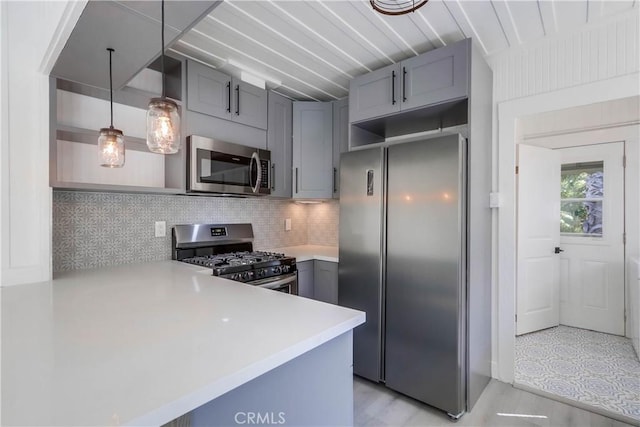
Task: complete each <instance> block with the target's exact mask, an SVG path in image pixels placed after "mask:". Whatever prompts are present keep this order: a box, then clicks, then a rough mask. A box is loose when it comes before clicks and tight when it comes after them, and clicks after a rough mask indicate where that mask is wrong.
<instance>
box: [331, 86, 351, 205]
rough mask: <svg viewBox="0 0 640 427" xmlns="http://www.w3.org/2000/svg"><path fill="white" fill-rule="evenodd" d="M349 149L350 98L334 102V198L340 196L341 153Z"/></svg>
mask: <svg viewBox="0 0 640 427" xmlns="http://www.w3.org/2000/svg"><path fill="white" fill-rule="evenodd" d="M347 151H349V98H343V99H341V100H339V101H334V102H333V198H334V199H339V198H340V154H342V153H346V152H347Z"/></svg>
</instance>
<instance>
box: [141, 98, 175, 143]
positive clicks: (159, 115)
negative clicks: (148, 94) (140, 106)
mask: <svg viewBox="0 0 640 427" xmlns="http://www.w3.org/2000/svg"><path fill="white" fill-rule="evenodd" d="M147 147H149V150H150V151H151V152H153V153H160V154H174V153H177V152H178V150H180V115H179V114H178V104H176V103H175V102H173V101H172V100H170V99H166V98H152V99H151V102H149V109H148V110H147Z"/></svg>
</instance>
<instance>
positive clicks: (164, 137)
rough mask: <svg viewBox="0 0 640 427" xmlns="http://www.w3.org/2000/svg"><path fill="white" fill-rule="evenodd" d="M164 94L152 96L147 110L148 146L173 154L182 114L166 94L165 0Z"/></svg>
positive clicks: (177, 142)
mask: <svg viewBox="0 0 640 427" xmlns="http://www.w3.org/2000/svg"><path fill="white" fill-rule="evenodd" d="M161 28H162V29H161V42H162V50H161V54H160V55H161V56H160V60H161V65H160V67H161V73H162V96H161V97H160V98H151V101H150V102H149V109H148V110H147V147H149V150H150V151H151V152H153V153H159V154H173V153H177V152H178V150H179V149H180V116H179V115H178V104H176V103H175V102H174V101H172V100H171V99H167V97H166V96H165V75H164V0H162V27H161Z"/></svg>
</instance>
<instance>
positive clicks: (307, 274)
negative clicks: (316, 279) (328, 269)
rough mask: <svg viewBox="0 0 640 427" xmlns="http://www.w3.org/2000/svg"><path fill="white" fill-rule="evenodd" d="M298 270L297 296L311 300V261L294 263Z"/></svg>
mask: <svg viewBox="0 0 640 427" xmlns="http://www.w3.org/2000/svg"><path fill="white" fill-rule="evenodd" d="M296 267H297V269H298V295H300V296H301V297H306V298H313V273H314V271H313V260H311V261H302V262H298V263H296Z"/></svg>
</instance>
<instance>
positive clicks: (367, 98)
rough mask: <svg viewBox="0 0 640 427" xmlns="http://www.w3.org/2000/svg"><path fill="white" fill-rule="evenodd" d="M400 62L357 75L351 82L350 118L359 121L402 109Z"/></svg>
mask: <svg viewBox="0 0 640 427" xmlns="http://www.w3.org/2000/svg"><path fill="white" fill-rule="evenodd" d="M400 78H401V76H400V64H393V65H388V66H386V67H384V68H380V69H379V70H376V71H372V72H371V73H367V74H364V75H362V76H358V77H355V78H354V79H352V80H351V82H350V84H349V120H351V122H352V123H353V122H358V121H360V120H365V119H371V118H374V117H379V116H384V115H387V114H391V113H395V112H397V111H400V104H401V98H400V97H401V94H400V92H399V88H400Z"/></svg>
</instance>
